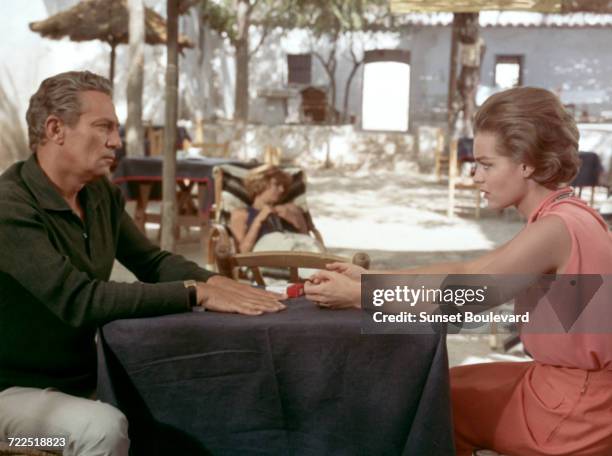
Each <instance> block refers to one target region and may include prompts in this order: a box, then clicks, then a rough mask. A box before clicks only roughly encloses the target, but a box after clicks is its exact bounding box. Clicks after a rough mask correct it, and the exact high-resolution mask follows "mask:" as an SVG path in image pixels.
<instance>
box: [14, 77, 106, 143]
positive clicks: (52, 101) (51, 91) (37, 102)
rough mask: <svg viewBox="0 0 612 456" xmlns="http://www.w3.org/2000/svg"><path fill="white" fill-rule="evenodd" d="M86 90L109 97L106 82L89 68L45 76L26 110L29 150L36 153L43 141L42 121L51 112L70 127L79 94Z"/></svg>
mask: <svg viewBox="0 0 612 456" xmlns="http://www.w3.org/2000/svg"><path fill="white" fill-rule="evenodd" d="M88 90H93V91H96V92H102V93H105V94H107V95H109V96H111V97H112V95H113V88H112V85H111V83H110V81H109V80H108V79H107V78H105V77H103V76H100V75H97V74H94V73H92V72H90V71H68V72H66V73H60V74H56V75H55V76H51V77H50V78H47V79H45V80H44V81H43V82H42V83H41V84H40V87H39V88H38V90H37V91H36V93H35V94H34V95H32V97H31V98H30V105H29V106H28V111H27V112H26V122H27V124H28V137H29V141H30V149H31V150H32V152H36V148H37V147H38V146H39V145H42V144H44V143H45V122H46V121H47V118H48V117H49V116H51V115H55V116H58V117H59V118H60V119H62V120H63V121H64V122H65V123H66V124H67V125H69V126H74V125H75V124H76V123H77V122H78V120H79V116H80V115H81V113H82V112H81V108H82V107H81V101H80V99H79V93H80V92H85V91H88Z"/></svg>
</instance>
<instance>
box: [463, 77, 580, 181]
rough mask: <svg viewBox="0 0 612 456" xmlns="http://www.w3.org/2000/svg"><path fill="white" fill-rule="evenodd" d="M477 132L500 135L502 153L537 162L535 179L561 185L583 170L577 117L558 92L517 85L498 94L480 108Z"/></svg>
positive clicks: (517, 158)
mask: <svg viewBox="0 0 612 456" xmlns="http://www.w3.org/2000/svg"><path fill="white" fill-rule="evenodd" d="M474 131H475V134H477V133H485V132H486V133H492V134H494V135H495V136H496V137H497V146H498V153H499V154H500V155H504V156H507V157H511V158H513V159H514V160H516V161H517V162H521V163H525V164H527V165H529V166H533V167H534V169H535V170H534V172H533V174H532V175H531V178H532V179H533V180H534V181H536V182H537V183H539V184H541V185H543V186H545V187H548V188H556V187H558V186H559V185H560V184H567V183H569V182H570V181H571V180H572V179H573V178H574V176H576V174H577V172H578V167H579V165H580V160H579V158H578V139H579V137H580V134H579V132H578V128H577V127H576V123H575V122H574V118H573V117H572V116H571V115H570V114H569V113H568V112H567V111H566V110H565V108H564V107H563V105H562V104H561V101H560V100H559V98H558V97H557V96H556V95H555V94H553V93H552V92H550V91H548V90H545V89H540V88H536V87H516V88H513V89H509V90H505V91H503V92H500V93H497V94H495V95H492V96H491V97H489V98H488V99H487V101H485V103H484V104H483V105H482V107H481V108H480V109H479V110H478V112H477V113H476V118H475V121H474Z"/></svg>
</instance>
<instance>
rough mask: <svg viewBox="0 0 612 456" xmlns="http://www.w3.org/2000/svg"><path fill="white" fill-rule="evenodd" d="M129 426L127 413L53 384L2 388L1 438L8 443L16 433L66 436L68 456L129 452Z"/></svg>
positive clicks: (115, 455) (65, 453) (38, 435)
mask: <svg viewBox="0 0 612 456" xmlns="http://www.w3.org/2000/svg"><path fill="white" fill-rule="evenodd" d="M127 429H128V423H127V419H126V417H125V415H123V413H121V412H120V411H119V410H117V409H116V408H115V407H113V406H111V405H108V404H105V403H103V402H100V401H95V400H91V399H84V398H81V397H77V396H71V395H69V394H65V393H62V392H60V391H57V390H54V389H51V388H47V389H38V388H23V387H12V388H8V389H6V390H4V391H0V441H3V442H6V443H8V442H9V438H15V437H21V438H23V437H31V438H39V439H40V438H42V437H64V438H65V439H66V446H65V447H64V448H63V454H64V455H65V456H71V455H79V456H94V455H96V456H103V455H104V456H111V455H112V456H126V455H127V454H128V449H129V446H130V440H129V438H128V432H127ZM50 450H52V451H57V452H61V451H62V448H53V449H51V448H50Z"/></svg>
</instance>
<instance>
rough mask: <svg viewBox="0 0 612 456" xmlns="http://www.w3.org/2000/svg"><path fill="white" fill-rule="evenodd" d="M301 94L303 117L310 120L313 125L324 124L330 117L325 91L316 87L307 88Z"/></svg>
mask: <svg viewBox="0 0 612 456" xmlns="http://www.w3.org/2000/svg"><path fill="white" fill-rule="evenodd" d="M300 94H301V96H302V107H301V110H302V114H303V117H305V118H308V119H310V120H311V121H312V122H313V123H324V122H325V121H326V120H327V116H328V115H329V112H328V104H327V94H326V93H325V91H324V90H321V89H317V88H316V87H306V88H305V89H304V90H302V91H301V92H300Z"/></svg>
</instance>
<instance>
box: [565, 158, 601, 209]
mask: <svg viewBox="0 0 612 456" xmlns="http://www.w3.org/2000/svg"><path fill="white" fill-rule="evenodd" d="M579 157H580V169H579V170H578V174H577V175H576V177H575V178H574V180H573V181H572V183H571V186H572V187H574V188H576V189H577V190H578V197H582V189H583V188H584V187H591V197H590V200H589V204H590V205H591V206H593V203H594V201H595V188H596V187H598V186H600V185H601V175H602V173H603V166H602V165H601V160H600V159H599V155H597V154H596V153H595V152H579Z"/></svg>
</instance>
